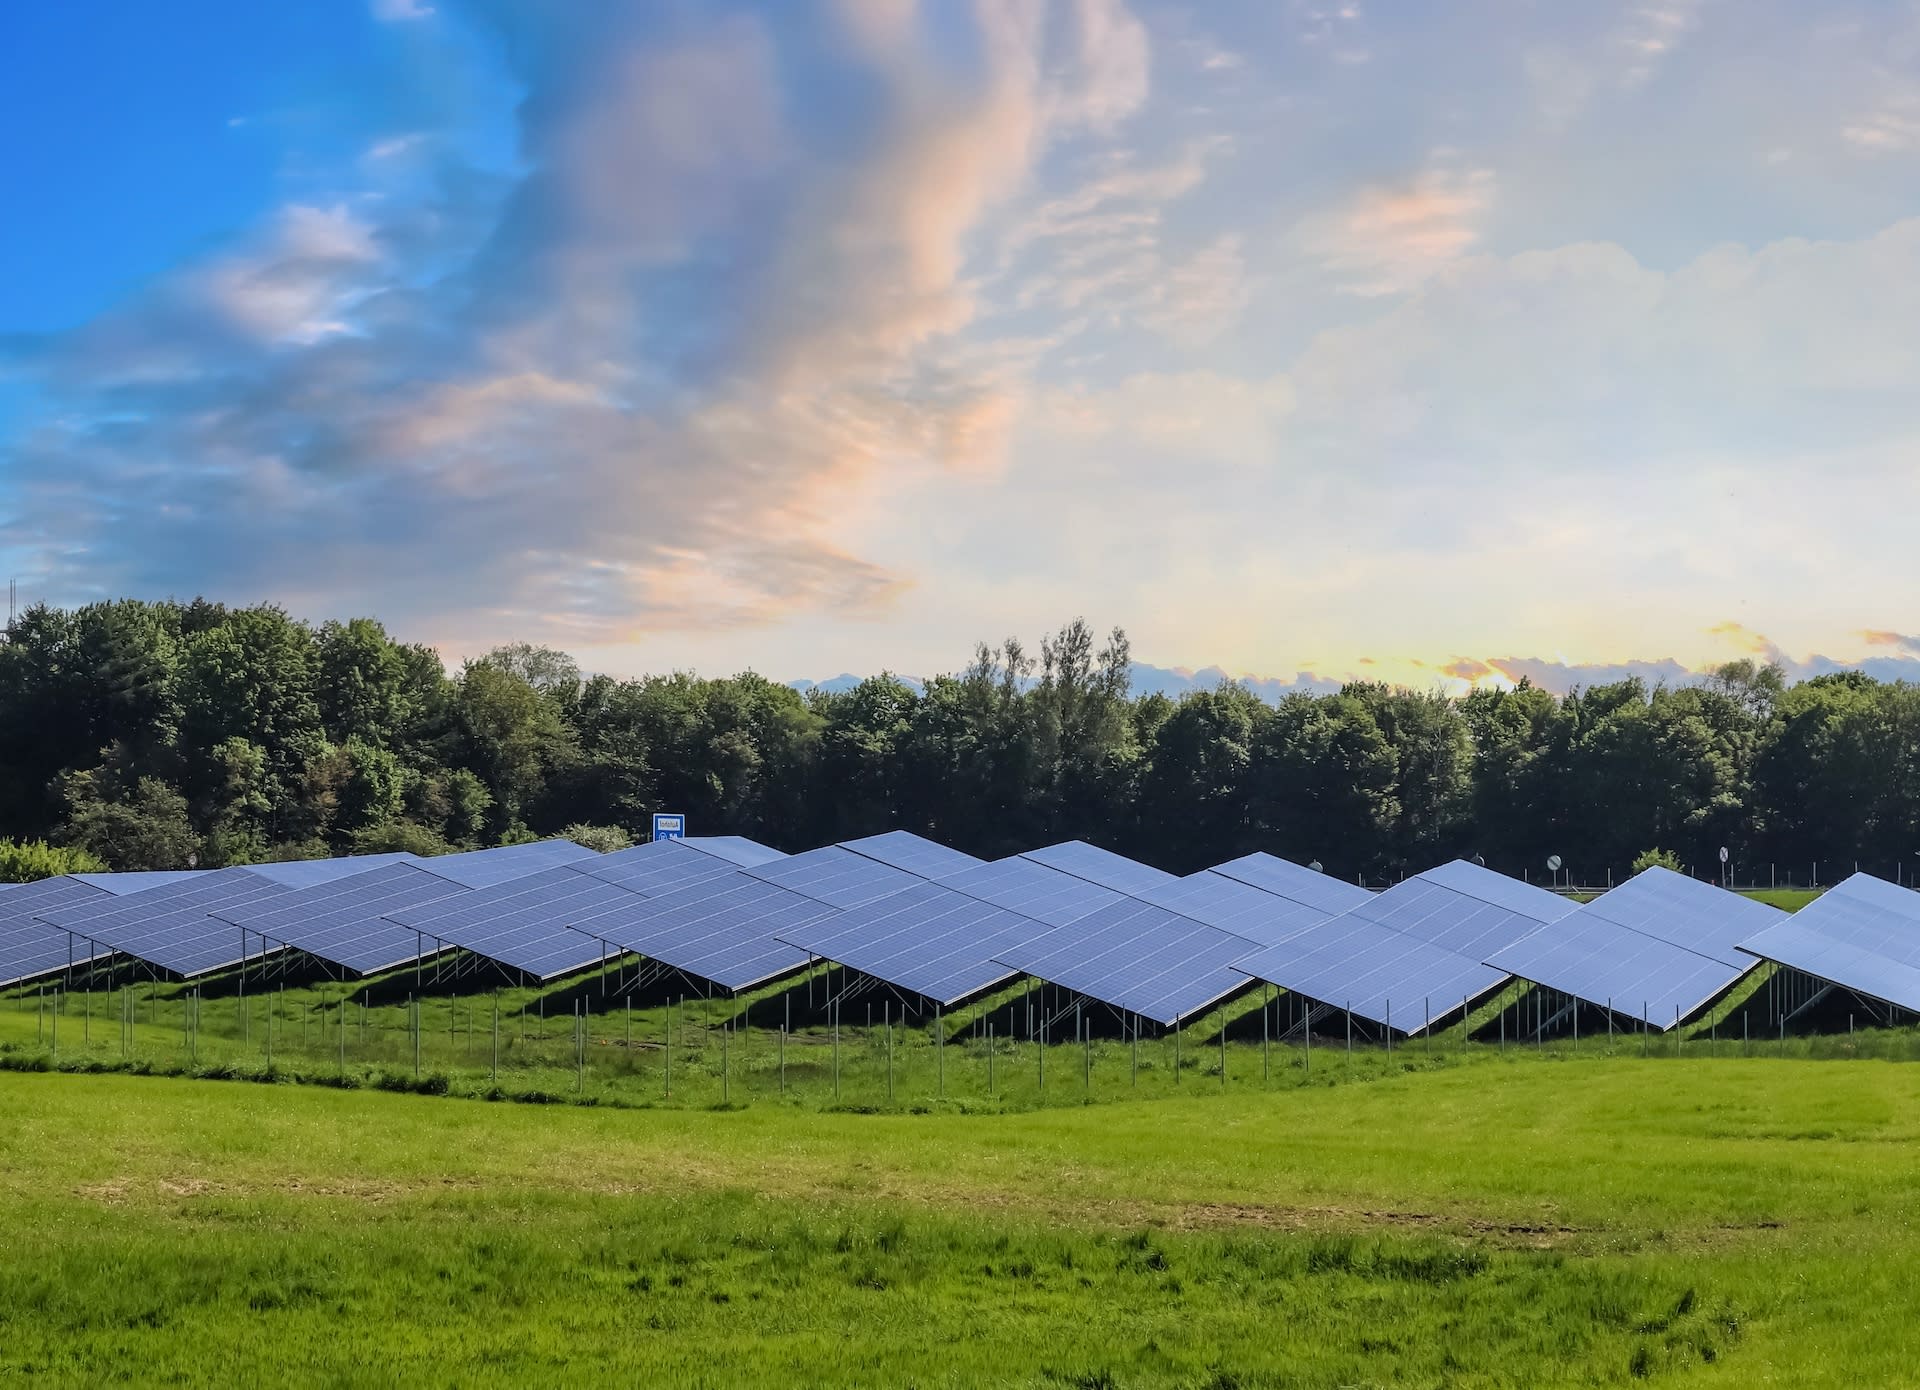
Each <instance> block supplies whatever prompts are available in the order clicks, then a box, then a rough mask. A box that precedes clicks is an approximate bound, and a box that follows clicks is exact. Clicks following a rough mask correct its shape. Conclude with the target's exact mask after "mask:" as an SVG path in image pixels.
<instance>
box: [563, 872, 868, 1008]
mask: <svg viewBox="0 0 1920 1390" xmlns="http://www.w3.org/2000/svg"><path fill="white" fill-rule="evenodd" d="M636 901H639V902H640V903H641V904H642V907H641V909H640V910H636V911H627V912H620V913H612V914H608V915H607V916H606V917H604V918H602V919H601V920H598V921H596V922H593V923H589V924H582V925H579V926H576V927H575V930H576V931H578V932H581V933H583V934H587V935H591V936H593V937H595V938H596V939H598V940H600V941H602V942H604V943H606V944H607V945H610V946H614V947H617V948H618V949H619V950H622V951H631V952H634V953H635V954H638V955H642V956H646V957H648V958H649V959H651V960H655V961H658V962H660V963H662V964H664V965H667V966H670V967H672V968H673V969H675V970H679V971H682V972H684V973H685V974H688V975H693V976H697V977H699V978H701V979H705V980H711V981H713V982H714V983H715V984H718V985H721V986H722V987H724V988H726V989H730V990H740V989H746V988H749V987H750V986H753V985H757V984H760V983H762V982H763V981H766V980H771V979H775V978H777V977H779V976H781V975H785V974H790V973H791V972H793V971H795V970H800V969H803V968H805V967H806V965H807V964H808V963H809V962H810V960H811V957H810V956H809V955H808V954H807V952H806V951H805V950H804V949H802V948H800V947H797V946H794V945H792V944H791V943H790V942H788V941H785V940H783V939H781V937H782V934H783V933H785V932H788V931H790V930H792V929H794V928H797V927H800V926H802V925H804V924H806V923H807V922H810V921H813V920H814V919H815V918H818V917H824V916H828V915H831V914H832V913H833V912H834V909H833V908H832V907H830V906H829V905H827V904H826V903H823V902H819V901H817V900H816V899H813V898H809V897H806V896H805V895H804V894H800V893H795V892H792V891H790V890H788V889H785V888H781V887H778V886H777V885H774V884H771V883H765V882H763V881H761V880H760V879H757V878H754V877H752V876H750V875H748V874H744V873H743V874H736V875H734V876H732V877H731V878H730V879H715V880H708V881H707V882H704V883H698V884H695V885H694V886H693V887H692V888H689V889H685V890H683V891H681V892H679V893H671V894H668V895H666V896H664V897H659V898H652V899H637V900H636Z"/></svg>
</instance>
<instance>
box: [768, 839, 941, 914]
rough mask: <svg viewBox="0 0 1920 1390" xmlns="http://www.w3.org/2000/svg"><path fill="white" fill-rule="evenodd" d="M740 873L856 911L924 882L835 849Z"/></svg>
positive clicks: (849, 852)
mask: <svg viewBox="0 0 1920 1390" xmlns="http://www.w3.org/2000/svg"><path fill="white" fill-rule="evenodd" d="M741 872H742V873H744V874H748V875H750V876H752V877H754V878H757V879H759V880H760V881H761V882H762V883H771V884H774V885H775V886H777V887H780V888H785V889H787V890H789V891H790V892H794V893H799V894H801V895H802V896H804V897H808V898H812V899H814V900H815V901H817V902H823V903H826V904H827V905H828V906H830V907H855V906H857V905H859V904H860V903H864V902H872V901H873V900H874V899H875V898H883V897H885V896H886V895H887V894H889V893H897V892H899V891H900V890H901V889H903V888H911V887H913V885H914V884H916V883H924V882H925V881H926V880H925V879H923V878H921V877H920V875H918V874H911V873H907V872H906V871H904V870H901V869H896V868H894V867H892V866H891V865H888V864H882V863H881V862H880V861H879V860H877V859H869V858H867V857H866V856H865V855H862V854H855V853H854V852H853V851H852V850H850V849H842V848H840V846H838V845H827V846H825V847H824V848H821V849H810V850H808V851H807V852H806V853H805V854H795V855H792V856H790V857H788V858H786V859H782V860H779V861H778V862H776V863H772V864H757V865H755V866H754V867H752V868H750V869H742V870H741Z"/></svg>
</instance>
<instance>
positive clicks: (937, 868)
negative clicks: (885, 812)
mask: <svg viewBox="0 0 1920 1390" xmlns="http://www.w3.org/2000/svg"><path fill="white" fill-rule="evenodd" d="M840 847H841V848H842V849H850V850H852V851H853V852H854V853H855V854H863V855H865V856H866V857H867V858H869V859H877V860H879V861H880V862H881V863H882V864H890V865H892V866H893V867H894V868H896V869H904V870H906V871H907V872H908V873H910V874H918V875H919V876H920V877H921V878H945V877H946V876H947V875H948V874H957V873H959V872H960V871H961V870H962V869H971V868H975V867H977V866H978V865H980V864H983V863H985V862H986V861H985V860H981V859H975V858H974V857H973V856H972V855H971V854H962V853H961V852H960V851H959V850H957V849H948V848H947V847H946V846H945V845H943V844H939V843H938V842H936V841H933V840H929V839H926V838H924V837H923V836H919V835H915V834H913V833H911V832H909V831H906V830H889V831H887V833H886V834H884V835H869V836H867V837H866V838H865V839H863V840H843V841H842V842H841V845H840Z"/></svg>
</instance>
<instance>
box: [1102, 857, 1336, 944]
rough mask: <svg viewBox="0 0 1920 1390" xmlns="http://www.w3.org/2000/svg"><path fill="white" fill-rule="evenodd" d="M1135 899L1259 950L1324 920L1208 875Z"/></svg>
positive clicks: (1155, 888)
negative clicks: (1216, 928)
mask: <svg viewBox="0 0 1920 1390" xmlns="http://www.w3.org/2000/svg"><path fill="white" fill-rule="evenodd" d="M1135 896H1136V897H1138V898H1139V899H1140V900H1141V901H1142V902H1149V903H1153V904H1154V905H1155V906H1156V907H1164V908H1166V909H1167V910H1168V911H1170V912H1177V913H1179V914H1180V915H1181V916H1183V917H1191V918H1193V919H1194V920H1195V921H1196V922H1205V923H1206V924H1207V925H1208V926H1210V927H1218V928H1220V930H1221V931H1229V932H1232V933H1233V934H1234V935H1236V936H1244V937H1246V938H1247V940H1249V941H1251V942H1254V943H1256V944H1258V945H1262V946H1266V945H1271V944H1272V943H1274V942H1276V941H1284V940H1285V939H1286V938H1287V937H1289V936H1292V935H1293V934H1294V933H1295V932H1299V931H1304V930H1306V929H1307V928H1308V927H1312V926H1317V925H1319V924H1320V923H1321V922H1324V921H1326V920H1327V918H1328V916H1329V915H1330V914H1328V913H1326V912H1323V911H1321V910H1320V909H1319V908H1317V907H1309V906H1307V905H1306V904H1305V903H1299V902H1295V901H1293V900H1292V899H1291V898H1282V897H1277V896H1275V895H1274V894H1272V893H1269V892H1267V891H1265V890H1264V889H1260V888H1255V887H1253V886H1252V885H1250V884H1246V883H1242V882H1241V881H1239V880H1238V879H1232V878H1227V877H1225V876H1223V875H1221V874H1216V873H1214V872H1213V871H1212V870H1210V869H1209V870H1205V871H1203V872H1201V873H1197V874H1189V875H1187V876H1186V877H1185V878H1176V879H1174V880H1173V881H1172V882H1170V883H1162V884H1156V885H1154V886H1153V887H1152V888H1149V889H1147V890H1145V891H1144V892H1141V893H1138V894H1135Z"/></svg>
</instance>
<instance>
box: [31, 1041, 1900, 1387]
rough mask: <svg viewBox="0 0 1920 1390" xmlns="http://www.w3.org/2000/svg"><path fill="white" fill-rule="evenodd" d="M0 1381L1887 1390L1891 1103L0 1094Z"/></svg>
mask: <svg viewBox="0 0 1920 1390" xmlns="http://www.w3.org/2000/svg"><path fill="white" fill-rule="evenodd" d="M0 1109H3V1110H4V1113H5V1114H6V1115H7V1116H8V1119H9V1123H8V1124H7V1125H5V1126H0V1223H4V1224H3V1225H0V1229H4V1231H5V1232H6V1249H7V1258H6V1260H5V1261H4V1262H0V1375H4V1374H16V1373H33V1374H37V1375H41V1376H44V1377H47V1378H48V1379H49V1381H50V1382H52V1383H61V1382H64V1383H71V1384H83V1383H84V1384H97V1383H99V1382H101V1381H106V1380H113V1379H122V1380H133V1381H138V1382H141V1383H160V1382H167V1381H196V1380H219V1381H223V1382H241V1381H260V1380H264V1381H282V1380H287V1379H294V1380H299V1381H303V1382H307V1383H337V1384H360V1383H367V1384H371V1383H381V1384H391V1383H395V1382H408V1383H414V1382H424V1383H455V1382H457V1383H463V1384H477V1383H505V1382H524V1381H528V1380H533V1379H535V1378H543V1379H555V1378H565V1379H571V1378H577V1377H581V1376H583V1375H589V1374H590V1375H594V1376H596V1377H597V1378H605V1379H611V1380H613V1381H615V1382H616V1383H617V1382H620V1381H627V1382H640V1383H652V1384H716V1385H718V1384H740V1383H752V1384H757V1385H793V1384H864V1385H887V1386H895V1385H926V1386H932V1385H971V1384H1025V1385H1036V1386H1054V1385H1068V1386H1100V1385H1121V1386H1133V1385H1140V1386H1160V1385H1167V1386H1173V1385H1184V1386H1216V1387H1220V1386H1234V1385H1237V1386H1323V1385H1354V1386H1362V1385H1411V1386H1443V1385H1445V1386H1455V1385H1461V1386H1472V1385H1514V1386H1536V1385H1616V1384H1619V1385H1625V1384H1641V1383H1651V1384H1676V1385H1677V1384H1686V1385H1737V1386H1751V1385H1765V1384H1774V1385H1794V1386H1808V1385H1847V1386H1859V1385H1892V1384H1903V1383H1911V1378H1912V1366H1913V1364H1914V1362H1915V1359H1916V1357H1920V1321H1916V1320H1915V1319H1914V1318H1913V1317H1912V1316H1911V1288H1912V1284H1913V1280H1914V1279H1915V1277H1916V1274H1920V1260H1916V1253H1917V1252H1920V1244H1917V1238H1916V1234H1915V1229H1914V1223H1915V1218H1916V1215H1920V1189H1916V1185H1915V1184H1914V1183H1913V1181H1912V1171H1913V1168H1912V1154H1913V1151H1914V1144H1915V1142H1916V1140H1920V1071H1915V1070H1913V1069H1911V1068H1908V1067H1904V1066H1900V1065H1892V1064H1888V1063H1884V1062H1876V1061H1853V1062H1844V1063H1842V1062H1817V1061H1807V1060H1802V1059H1750V1060H1740V1059H1735V1058H1724V1059H1708V1058H1704V1057H1702V1058H1700V1059H1698V1060H1697V1061H1694V1062H1691V1063H1686V1064H1682V1065H1675V1064H1672V1063H1671V1062H1667V1061H1662V1060H1655V1059H1648V1060H1644V1061H1643V1060H1640V1059H1637V1058H1635V1057H1631V1056H1612V1057H1603V1056H1600V1055H1598V1053H1596V1052H1590V1053H1588V1054H1586V1055H1584V1056H1578V1057H1576V1056H1573V1055H1570V1054H1560V1055H1558V1056H1555V1055H1553V1054H1543V1053H1536V1052H1529V1051H1515V1052H1512V1053H1509V1054H1506V1055H1504V1056H1503V1055H1501V1054H1498V1053H1493V1052H1486V1051H1482V1052H1480V1053H1479V1054H1477V1055H1476V1056H1475V1057H1474V1059H1473V1060H1470V1061H1464V1062H1462V1063H1461V1064H1459V1065H1455V1066H1451V1067H1436V1068H1430V1069H1424V1070H1413V1071H1397V1072H1385V1071H1383V1072H1381V1073H1380V1074H1379V1075H1377V1076H1375V1077H1374V1078H1373V1079H1372V1080H1370V1081H1368V1082H1366V1083H1365V1084H1352V1085H1334V1086H1314V1087H1301V1088H1295V1089H1289V1090H1278V1091H1273V1092H1271V1093H1264V1094H1262V1093H1254V1092H1250V1091H1234V1092H1229V1093H1228V1094H1224V1095H1223V1094H1220V1093H1219V1092H1218V1091H1198V1092H1196V1093H1192V1094H1188V1095H1184V1096H1180V1097H1162V1098H1160V1099H1157V1100H1154V1101H1152V1102H1150V1103H1137V1104H1136V1103H1126V1102H1117V1103H1114V1104H1108V1105H1098V1106H1075V1107H1063V1108H1055V1109H1045V1110H1030V1111H1023V1112H1016V1113H1004V1114H962V1113H954V1112H953V1111H951V1110H947V1111H935V1112H934V1113H928V1114H918V1115H915V1114H888V1115H871V1114H848V1113H837V1112H827V1113H821V1112H819V1111H816V1110H808V1109H800V1108H797V1107H782V1106H774V1105H763V1106H756V1107H754V1108H751V1109H744V1110H724V1111H714V1110H697V1109H684V1110H678V1109H657V1110H650V1111H624V1110H618V1111H617V1110H607V1109H593V1108H580V1107H572V1106H568V1107H531V1106H500V1105H486V1104H479V1103H473V1102H467V1101H459V1100H440V1099H432V1098H428V1097H422V1096H412V1095H393V1094H385V1093H381V1092H377V1091H346V1090H338V1089H330V1088H323V1087H316V1086H292V1085H279V1086H261V1085H240V1084H232V1083H225V1084H223V1083H217V1082H205V1081H190V1080H163V1079H155V1078H143V1077H130V1076H116V1075H109V1076H76V1075H60V1074H36V1073H0Z"/></svg>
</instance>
